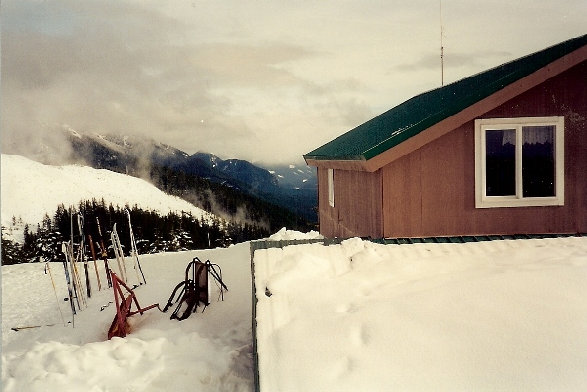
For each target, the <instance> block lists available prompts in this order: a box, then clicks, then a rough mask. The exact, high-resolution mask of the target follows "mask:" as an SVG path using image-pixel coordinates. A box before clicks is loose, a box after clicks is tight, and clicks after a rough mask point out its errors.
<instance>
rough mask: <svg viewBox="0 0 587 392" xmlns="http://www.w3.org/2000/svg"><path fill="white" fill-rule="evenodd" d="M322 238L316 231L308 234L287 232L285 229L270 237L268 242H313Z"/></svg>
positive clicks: (293, 231)
mask: <svg viewBox="0 0 587 392" xmlns="http://www.w3.org/2000/svg"><path fill="white" fill-rule="evenodd" d="M321 238H324V237H323V236H322V235H321V234H320V233H318V232H317V231H314V230H312V231H310V232H308V233H302V232H300V231H295V230H288V229H287V228H285V227H284V228H282V229H281V230H279V231H278V232H277V233H275V234H273V235H271V236H270V237H269V238H268V240H269V241H290V240H313V239H321Z"/></svg>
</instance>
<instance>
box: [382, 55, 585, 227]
mask: <svg viewBox="0 0 587 392" xmlns="http://www.w3.org/2000/svg"><path fill="white" fill-rule="evenodd" d="M586 75H587V62H583V63H581V64H580V65H578V66H576V67H574V68H572V69H570V70H568V71H566V72H564V73H562V74H561V75H558V76H556V77H554V78H552V79H550V80H548V81H546V82H545V83H543V84H541V85H539V86H537V87H534V88H533V89H531V90H529V91H527V92H525V93H522V94H520V95H519V96H517V97H516V98H514V99H512V100H510V101H508V102H506V103H505V104H503V105H501V106H499V107H497V108H495V109H490V108H488V111H487V112H486V113H485V114H484V115H483V116H481V117H483V118H492V117H534V116H539V117H542V116H564V117H565V205H564V206H550V207H510V208H489V209H476V208H475V177H474V175H475V141H474V122H473V121H470V122H468V123H466V124H464V125H463V126H461V127H459V128H457V129H455V130H453V131H451V132H449V133H447V134H446V135H444V136H442V137H440V138H438V139H436V140H433V141H432V142H430V143H428V144H426V145H424V146H423V147H421V148H420V149H418V150H416V151H414V152H412V153H410V154H408V155H406V156H404V157H402V158H399V159H397V160H395V161H393V162H391V163H390V164H388V165H386V166H384V167H383V168H382V169H381V172H382V183H383V194H384V198H383V200H384V201H383V214H384V215H383V216H384V218H383V223H384V231H383V234H384V236H386V237H402V236H441V235H470V234H518V233H577V232H583V233H584V232H587V196H586V195H587V134H586V132H587V131H586V124H587V119H586V117H587V93H586V91H585V90H586V89H585V81H586Z"/></svg>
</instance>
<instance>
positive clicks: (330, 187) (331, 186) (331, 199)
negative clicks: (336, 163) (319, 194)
mask: <svg viewBox="0 0 587 392" xmlns="http://www.w3.org/2000/svg"><path fill="white" fill-rule="evenodd" d="M328 204H330V207H334V170H333V169H328Z"/></svg>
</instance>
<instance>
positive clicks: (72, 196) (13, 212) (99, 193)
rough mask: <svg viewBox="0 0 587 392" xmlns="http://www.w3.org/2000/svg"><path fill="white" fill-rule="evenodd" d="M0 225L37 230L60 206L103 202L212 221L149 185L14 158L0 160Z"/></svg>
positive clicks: (109, 174) (121, 176)
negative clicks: (18, 223)
mask: <svg viewBox="0 0 587 392" xmlns="http://www.w3.org/2000/svg"><path fill="white" fill-rule="evenodd" d="M1 168H2V173H1V176H0V179H1V186H0V192H1V195H0V197H1V200H2V207H1V208H2V211H1V215H2V225H4V226H10V222H11V219H12V217H13V216H14V217H16V218H17V219H18V218H22V220H23V222H24V223H28V224H30V225H36V224H37V223H39V222H40V221H41V220H42V219H43V217H44V216H45V214H49V216H52V215H53V214H54V213H55V210H56V209H57V206H58V205H59V204H61V203H63V204H64V205H65V206H66V207H67V206H69V205H74V206H77V204H78V203H79V202H80V201H82V200H92V199H96V200H101V199H104V201H105V202H106V203H107V204H109V203H112V204H113V205H115V206H116V205H119V206H120V207H124V206H125V204H127V203H129V201H132V205H134V204H137V205H138V206H139V207H141V208H143V209H150V210H154V211H158V212H159V213H160V214H162V215H166V214H167V213H169V212H181V211H185V212H190V213H192V214H193V215H194V217H196V218H199V219H201V218H204V219H211V217H212V215H211V214H209V213H208V212H206V211H204V210H202V209H200V208H198V207H196V206H194V205H193V204H191V203H189V202H187V201H185V200H183V199H180V198H178V197H175V196H170V195H168V194H166V193H164V192H162V191H160V190H159V189H157V188H156V187H155V186H154V185H153V184H150V183H148V182H146V181H144V180H141V179H139V178H136V177H131V176H127V175H124V174H120V173H115V172H112V171H109V170H103V169H102V170H98V169H93V168H91V167H87V166H75V165H70V166H49V165H43V164H41V163H39V162H35V161H32V160H30V159H28V158H25V157H22V156H18V155H5V154H2V162H1Z"/></svg>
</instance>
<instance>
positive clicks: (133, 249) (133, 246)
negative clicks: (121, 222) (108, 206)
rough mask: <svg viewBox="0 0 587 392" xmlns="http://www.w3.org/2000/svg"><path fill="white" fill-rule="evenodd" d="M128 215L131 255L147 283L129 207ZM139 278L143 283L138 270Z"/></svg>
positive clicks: (135, 266)
mask: <svg viewBox="0 0 587 392" xmlns="http://www.w3.org/2000/svg"><path fill="white" fill-rule="evenodd" d="M126 216H127V218H128V230H129V232H130V246H131V255H130V256H131V257H132V258H133V260H134V268H135V271H136V270H137V266H138V269H139V271H140V272H141V276H142V277H143V282H144V283H145V284H147V280H146V279H145V274H144V273H143V268H142V267H141V262H140V261H139V252H138V250H137V243H136V241H135V235H134V233H133V231H132V224H131V223H130V211H129V210H128V208H127V209H126ZM137 279H138V281H139V284H142V283H141V280H140V279H139V273H138V272H137Z"/></svg>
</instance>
